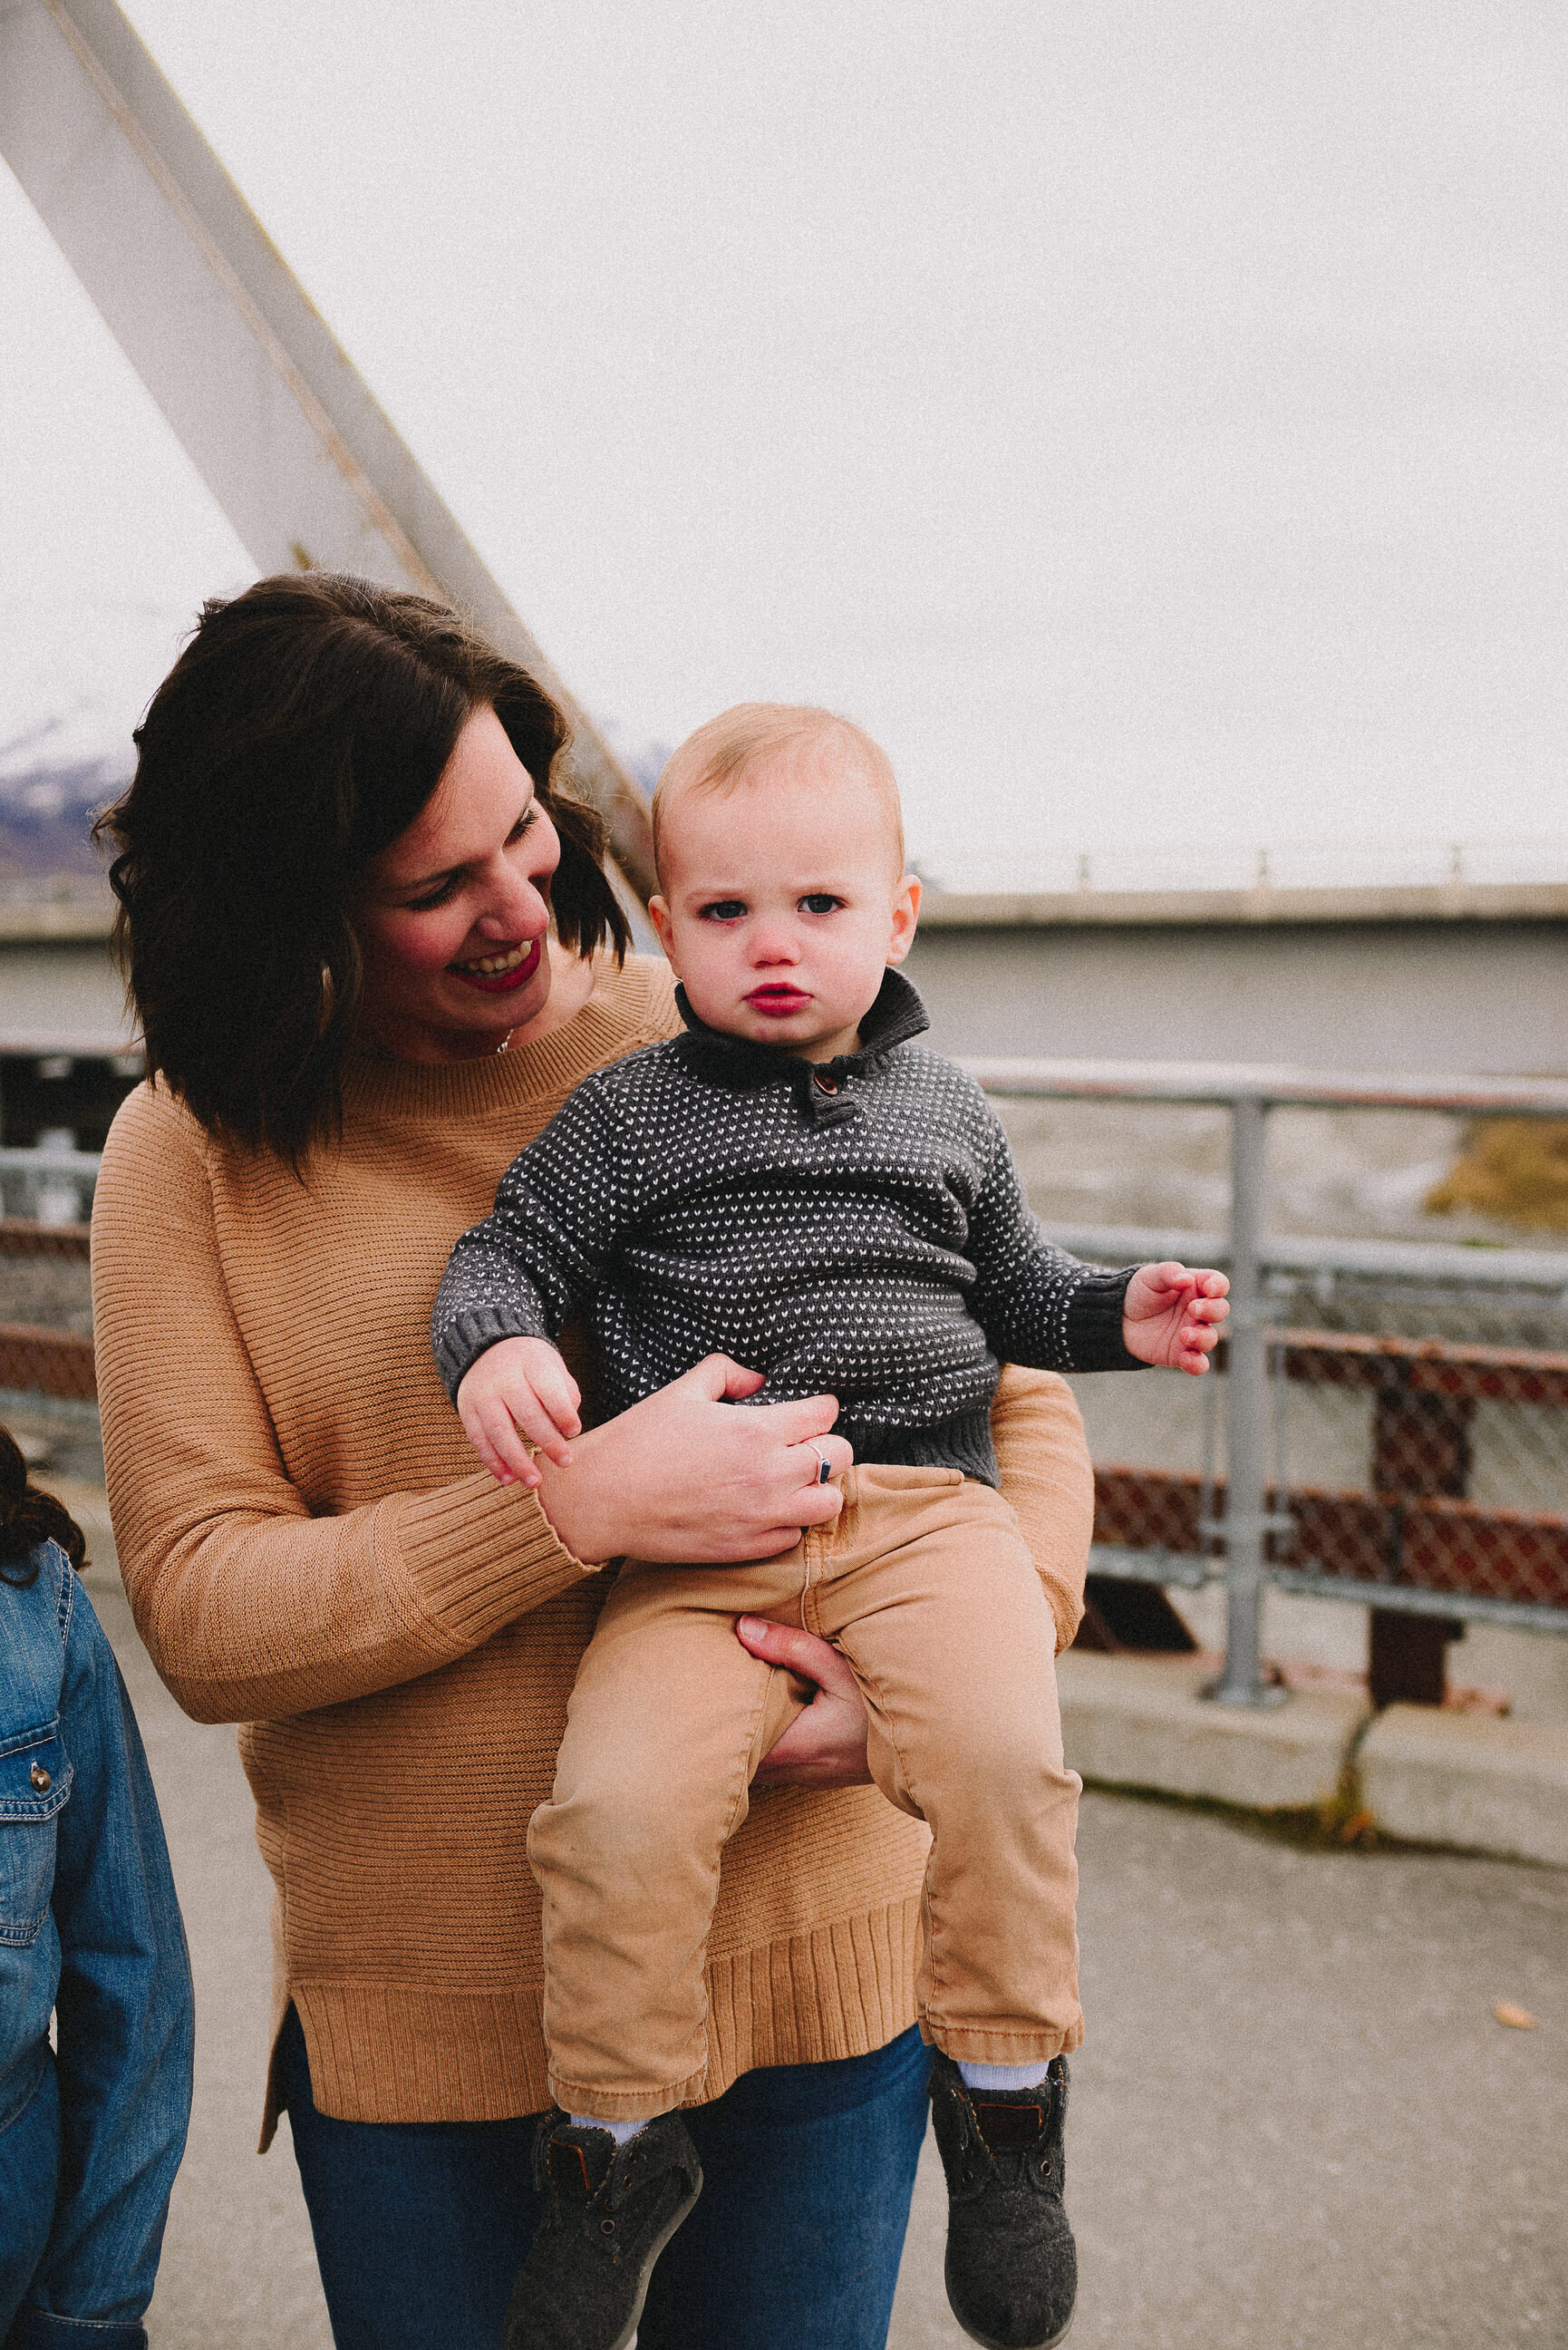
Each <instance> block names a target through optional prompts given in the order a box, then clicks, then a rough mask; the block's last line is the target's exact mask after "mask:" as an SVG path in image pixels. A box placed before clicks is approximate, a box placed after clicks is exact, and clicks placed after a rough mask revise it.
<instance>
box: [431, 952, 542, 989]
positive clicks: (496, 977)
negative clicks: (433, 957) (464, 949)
mask: <svg viewBox="0 0 1568 2350" xmlns="http://www.w3.org/2000/svg"><path fill="white" fill-rule="evenodd" d="M517 943H518V945H521V944H522V941H521V940H519V941H517ZM499 951H500V952H502V953H507V952H510V951H511V950H510V949H507V948H502V949H500V950H499ZM544 951H545V941H544V940H543V938H537V939H535V941H534V942H533V945H532V946H531V947H530V948H529V950H528V952H527V953H526V954H525V955H524V958H523V960H522V962H519V963H515V964H514V966H513V968H512V969H511V970H510V971H498V972H483V971H465V970H464V969H463V967H462V964H461V963H459V962H449V963H448V965H447V969H448V971H449V972H451V973H452V977H453V979H461V980H462V983H463V985H464V986H465V987H477V988H479V989H481V990H482V991H483V993H484V994H486V995H510V994H511V993H512V991H513V990H514V988H518V987H524V986H526V984H527V983H528V982H529V980H531V979H532V978H533V976H534V974H535V972H536V971H537V970H538V968H539V958H540V956H541V955H542V954H543V953H544Z"/></svg>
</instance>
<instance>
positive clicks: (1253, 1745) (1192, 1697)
mask: <svg viewBox="0 0 1568 2350" xmlns="http://www.w3.org/2000/svg"><path fill="white" fill-rule="evenodd" d="M1213 1671H1214V1666H1213V1663H1212V1660H1210V1661H1207V1662H1201V1661H1194V1659H1191V1658H1189V1657H1101V1656H1095V1655H1092V1654H1089V1653H1087V1652H1085V1651H1081V1650H1077V1649H1072V1650H1069V1652H1068V1653H1067V1655H1065V1656H1064V1657H1059V1658H1058V1659H1057V1660H1056V1672H1057V1681H1058V1686H1059V1688H1060V1690H1061V1698H1062V1734H1063V1740H1064V1744H1065V1747H1066V1752H1067V1760H1068V1762H1069V1763H1071V1764H1072V1766H1073V1768H1074V1770H1075V1771H1076V1772H1078V1773H1080V1775H1081V1776H1082V1777H1084V1778H1085V1779H1089V1780H1094V1781H1097V1782H1098V1783H1100V1784H1102V1785H1105V1786H1114V1787H1155V1788H1158V1789H1159V1790H1160V1791H1161V1792H1162V1793H1164V1794H1173V1795H1197V1796H1202V1797H1205V1798H1207V1799H1208V1800H1209V1801H1210V1802H1213V1803H1220V1804H1241V1805H1243V1806H1245V1807H1246V1808H1248V1809H1251V1810H1256V1811H1281V1810H1300V1809H1303V1808H1305V1807H1306V1806H1308V1805H1311V1804H1323V1803H1327V1802H1329V1801H1330V1800H1331V1799H1332V1797H1333V1796H1334V1794H1336V1792H1337V1791H1338V1788H1339V1783H1340V1779H1341V1776H1342V1774H1343V1772H1344V1769H1345V1762H1346V1759H1347V1757H1348V1755H1349V1753H1350V1750H1351V1747H1352V1744H1353V1743H1354V1741H1355V1736H1356V1733H1357V1731H1359V1730H1360V1728H1361V1726H1362V1724H1363V1722H1364V1721H1366V1718H1367V1714H1368V1711H1369V1708H1368V1705H1367V1702H1366V1698H1365V1697H1363V1696H1359V1695H1357V1694H1356V1693H1355V1692H1354V1691H1352V1690H1293V1691H1292V1693H1291V1695H1290V1696H1289V1698H1287V1699H1286V1700H1285V1702H1284V1703H1283V1704H1282V1705H1279V1706H1272V1707H1266V1708H1259V1709H1258V1710H1257V1711H1253V1710H1252V1709H1251V1708H1250V1707H1241V1706H1228V1705H1215V1704H1213V1703H1211V1702H1210V1700H1207V1699H1205V1698H1204V1697H1203V1696H1202V1695H1201V1690H1202V1689H1203V1686H1204V1683H1205V1682H1206V1681H1207V1680H1209V1679H1211V1678H1212V1676H1213Z"/></svg>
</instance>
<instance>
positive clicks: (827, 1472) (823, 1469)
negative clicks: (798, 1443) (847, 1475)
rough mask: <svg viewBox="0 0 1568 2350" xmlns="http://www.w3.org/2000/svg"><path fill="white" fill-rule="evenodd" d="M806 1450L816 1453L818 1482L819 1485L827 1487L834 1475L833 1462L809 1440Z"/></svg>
mask: <svg viewBox="0 0 1568 2350" xmlns="http://www.w3.org/2000/svg"><path fill="white" fill-rule="evenodd" d="M806 1450H807V1451H810V1452H815V1453H816V1482H817V1483H818V1484H819V1485H826V1483H827V1482H828V1480H829V1478H830V1477H831V1476H832V1474H833V1464H832V1462H831V1461H829V1460H828V1458H827V1455H826V1452H823V1451H818V1448H817V1447H816V1446H815V1444H813V1443H811V1441H810V1440H809V1439H808V1440H807V1444H806Z"/></svg>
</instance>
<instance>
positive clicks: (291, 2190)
mask: <svg viewBox="0 0 1568 2350" xmlns="http://www.w3.org/2000/svg"><path fill="white" fill-rule="evenodd" d="M99 1549H100V1554H103V1553H104V1551H105V1546H104V1545H102V1544H99ZM89 1588H90V1589H91V1590H92V1592H93V1595H94V1598H95V1602H96V1603H97V1605H98V1606H99V1612H100V1613H101V1615H102V1616H103V1617H104V1620H105V1622H106V1624H107V1625H108V1627H109V1632H110V1635H111V1637H112V1638H113V1639H114V1640H115V1643H116V1646H117V1648H119V1653H120V1656H121V1659H122V1661H123V1663H124V1665H125V1668H126V1671H127V1677H128V1679H130V1685H131V1689H132V1691H133V1694H134V1697H135V1700H136V1704H137V1708H138V1711H139V1713H140V1718H141V1721H142V1726H143V1730H144V1732H145V1734H146V1737H147V1742H148V1747H149V1751H150V1752H151V1758H152V1766H153V1771H154V1773H155V1775H156V1778H157V1781H158V1785H159V1791H160V1795H161V1800H162V1804H163V1808H164V1816H165V1819H166V1821H167V1824H168V1827H169V1833H170V1837H171V1844H172V1846H173V1850H174V1860H175V1869H176V1873H177V1875H178V1877H179V1880H180V1888H181V1895H182V1901H183V1904H184V1908H185V1915H186V1919H187V1923H188V1927H189V1930H190V1935H191V1943H192V1955H193V1958H194V1961H195V1968H196V1978H197V1986H198V2000H199V2003H200V2012H199V2025H198V2055H197V2064H198V2072H197V2110H196V2116H195V2122H194V2126H193V2129H192V2140H191V2150H190V2153H189V2155H188V2156H187V2158H186V2162H185V2166H184V2168H183V2170H182V2173H181V2177H180V2181H179V2184H178V2187H177V2189H176V2191H175V2199H174V2208H173V2211H172V2214H171V2223H170V2229H169V2235H168V2240H167V2248H166V2251H165V2255H164V2262H163V2270H162V2274H161V2280H160V2284H159V2291H158V2297H157V2299H156V2301H155V2302H154V2303H153V2308H152V2312H151V2319H150V2331H151V2340H152V2344H153V2350H262V2345H266V2350H327V2345H328V2341H329V2336H328V2333H327V2324H326V2318H325V2314H324V2312H323V2309H322V2305H321V2299H320V2293H319V2289H318V2287H317V2282H316V2278H315V2272H314V2268H313V2264H312V2260H311V2253H310V2243H309V2231H308V2229H307V2226H306V2220H305V2213H304V2210H303V2206H302V2204H301V2202H300V2199H299V2192H298V2187H297V2184H296V2177H295V2172H294V2167H293V2163H292V2160H291V2158H290V2156H289V2150H288V2146H287V2139H286V2125H285V2132H284V2134H283V2136H282V2137H280V2141H279V2143H278V2145H277V2146H276V2147H275V2149H274V2151H273V2153H272V2154H271V2155H270V2156H268V2158H266V2160H265V2161H258V2160H257V2158H256V2157H255V2155H254V2143H255V2129H256V2118H257V2114H258V2110H259V2103H260V2082H261V2064H262V2053H263V2039H264V2026H265V2009H266V1973H267V1937H266V1903H267V1884H266V1879H265V1874H264V1872H263V1869H262V1866H261V1863H260V1861H259V1859H258V1858H257V1856H256V1854H255V1849H254V1843H253V1841H252V1837H251V1829H250V1819H249V1812H248V1804H247V1800H246V1794H245V1789H244V1782H243V1780H242V1779H241V1776H240V1772H239V1767H238V1763H237V1762H236V1760H235V1756H234V1741H233V1735H232V1733H231V1732H229V1731H223V1730H203V1729H198V1728H195V1727H193V1726H192V1724H190V1723H189V1722H187V1721H184V1720H183V1718H182V1716H181V1715H180V1714H179V1713H178V1712H177V1711H176V1710H175V1708H174V1706H173V1705H172V1703H171V1700H169V1698H168V1697H167V1696H166V1694H165V1693H164V1691H163V1690H162V1689H161V1686H160V1685H159V1683H158V1682H157V1680H156V1679H155V1678H154V1676H153V1674H152V1672H151V1668H150V1667H149V1665H148V1663H147V1660H146V1658H145V1657H144V1655H143V1654H142V1652H141V1650H140V1647H139V1645H138V1644H137V1642H136V1639H135V1636H134V1633H133V1632H132V1630H131V1628H130V1622H129V1617H128V1616H127V1612H126V1610H125V1607H124V1602H123V1599H122V1598H121V1597H120V1595H119V1588H118V1586H117V1585H115V1584H113V1583H112V1581H111V1578H110V1576H109V1575H107V1574H105V1573H104V1572H103V1571H102V1570H101V1569H100V1570H99V1571H98V1572H95V1573H94V1574H93V1575H92V1576H91V1577H90V1579H89ZM1081 1855H1082V1861H1083V1873H1084V1900H1083V1925H1084V1973H1085V2001H1086V2003H1087V2005H1088V2008H1089V2012H1090V2019H1091V2039H1090V2043H1089V2045H1088V2046H1087V2047H1086V2048H1085V2051H1084V2053H1083V2054H1082V2056H1081V2057H1080V2058H1079V2059H1078V2060H1076V2066H1075V2087H1074V2115H1073V2123H1072V2128H1071V2133H1070V2138H1069V2178H1070V2193H1069V2204H1070V2208H1071V2210H1072V2213H1073V2217H1074V2220H1075V2226H1076V2229H1077V2232H1078V2239H1079V2244H1080V2248H1081V2253H1082V2262H1083V2292H1082V2296H1081V2299H1080V2303H1079V2316H1078V2320H1077V2324H1076V2327H1075V2334H1074V2350H1192V2346H1193V2345H1201V2350H1361V2345H1367V2350H1373V2346H1374V2345H1376V2350H1405V2345H1410V2350H1448V2345H1453V2350H1490V2345H1515V2344H1518V2345H1536V2344H1540V2345H1561V2344H1563V2343H1568V2226H1565V2225H1564V2221H1563V2177H1564V2170H1565V2167H1568V1872H1556V1871H1550V1870H1535V1869H1530V1868H1525V1867H1520V1866H1512V1865H1510V1864H1507V1863H1502V1862H1487V1861H1475V1860H1460V1859H1455V1858H1451V1857H1448V1856H1436V1855H1408V1854H1405V1855H1394V1854H1378V1855H1370V1856H1367V1855H1361V1854H1355V1855H1352V1854H1345V1855H1338V1854H1322V1853H1313V1852H1306V1851H1298V1850H1296V1849H1294V1848H1292V1847H1290V1846H1282V1845H1279V1844H1275V1843H1271V1842H1268V1841H1265V1840H1264V1839H1263V1838H1262V1837H1261V1836H1257V1835H1251V1834H1247V1833H1245V1832H1243V1831H1241V1830H1240V1829H1238V1828H1237V1827H1236V1826H1234V1825H1231V1824H1230V1823H1228V1822H1226V1821H1223V1820H1220V1819H1214V1818H1210V1817H1207V1816H1204V1815H1201V1814H1195V1813H1191V1812H1187V1811H1183V1810H1179V1809H1176V1808H1174V1807H1167V1806H1163V1805H1158V1804H1142V1803H1137V1802H1133V1801H1127V1800H1123V1799H1120V1798H1116V1797H1112V1796H1108V1795H1103V1794H1096V1795H1090V1796H1089V1797H1088V1798H1087V1799H1086V1801H1085V1811H1084V1825H1083V1835H1082V1839H1081ZM1499 2000H1511V2001H1514V2002H1517V2003H1519V2004H1521V2006H1523V2007H1525V2008H1527V2009H1529V2010H1530V2011H1532V2012H1533V2013H1534V2014H1535V2015H1536V2016H1537V2017H1538V2018H1539V2020H1540V2021H1539V2028H1538V2029H1537V2030H1535V2031H1533V2032H1521V2031H1509V2030H1505V2029H1503V2028H1502V2027H1501V2026H1500V2025H1499V2024H1497V2023H1496V2022H1494V2021H1493V2018H1492V2012H1491V2011H1492V2008H1493V2006H1494V2004H1495V2003H1496V2002H1498V2001H1499ZM928 2158H929V2147H928ZM940 2271H941V2204H940V2189H939V2184H938V2180H937V2179H936V2178H934V2177H933V2176H932V2175H931V2174H930V2169H929V2162H928V2167H927V2169H926V2170H925V2171H924V2172H923V2173H922V2178H921V2184H920V2189H919V2197H918V2201H917V2207H916V2216H915V2222H914V2225H913V2227H912V2230H911V2234H910V2242H909V2252H908V2255H907V2258H906V2262H905V2271H904V2276H903V2279H902V2282H901V2283H900V2287H899V2295H898V2309H897V2312H896V2314H895V2320H894V2326H893V2333H892V2335H891V2344H892V2345H893V2350H939V2345H954V2344H957V2343H958V2342H959V2340H960V2338H961V2337H960V2336H959V2334H958V2333H957V2330H956V2328H954V2326H953V2325H952V2324H951V2321H950V2318H949V2317H948V2315H947V2313H946V2308H945V2304H944V2302H943V2299H942V2293H941V2278H940ZM802 2350H822V2346H821V2345H802Z"/></svg>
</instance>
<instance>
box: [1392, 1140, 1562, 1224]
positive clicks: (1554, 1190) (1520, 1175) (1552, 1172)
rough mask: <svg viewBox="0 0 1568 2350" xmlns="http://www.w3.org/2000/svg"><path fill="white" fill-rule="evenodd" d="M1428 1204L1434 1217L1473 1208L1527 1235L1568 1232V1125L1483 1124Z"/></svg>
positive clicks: (1428, 1197) (1428, 1196)
mask: <svg viewBox="0 0 1568 2350" xmlns="http://www.w3.org/2000/svg"><path fill="white" fill-rule="evenodd" d="M1424 1204H1425V1206H1426V1209H1427V1211H1428V1214H1429V1215H1434V1216H1443V1215H1451V1214H1452V1213H1453V1212H1454V1211H1456V1210H1457V1209H1466V1208H1468V1209H1470V1210H1472V1211H1474V1212H1475V1213H1477V1214H1478V1215H1482V1216H1497V1217H1500V1218H1501V1219H1502V1220H1503V1221H1504V1222H1507V1223H1511V1224H1517V1225H1519V1226H1520V1227H1521V1230H1523V1231H1526V1232H1568V1119H1563V1118H1478V1119H1477V1121H1476V1123H1475V1124H1474V1125H1473V1126H1472V1127H1471V1128H1470V1129H1469V1133H1468V1134H1467V1135H1466V1137H1465V1142H1464V1147H1463V1149H1461V1150H1460V1152H1459V1157H1458V1158H1457V1159H1455V1161H1454V1163H1453V1165H1452V1166H1451V1167H1450V1168H1449V1171H1448V1173H1447V1174H1446V1175H1445V1176H1444V1178H1443V1180H1442V1181H1441V1182H1440V1183H1435V1184H1434V1185H1433V1187H1432V1189H1431V1190H1430V1191H1428V1194H1427V1197H1426V1201H1425V1203H1424Z"/></svg>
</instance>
